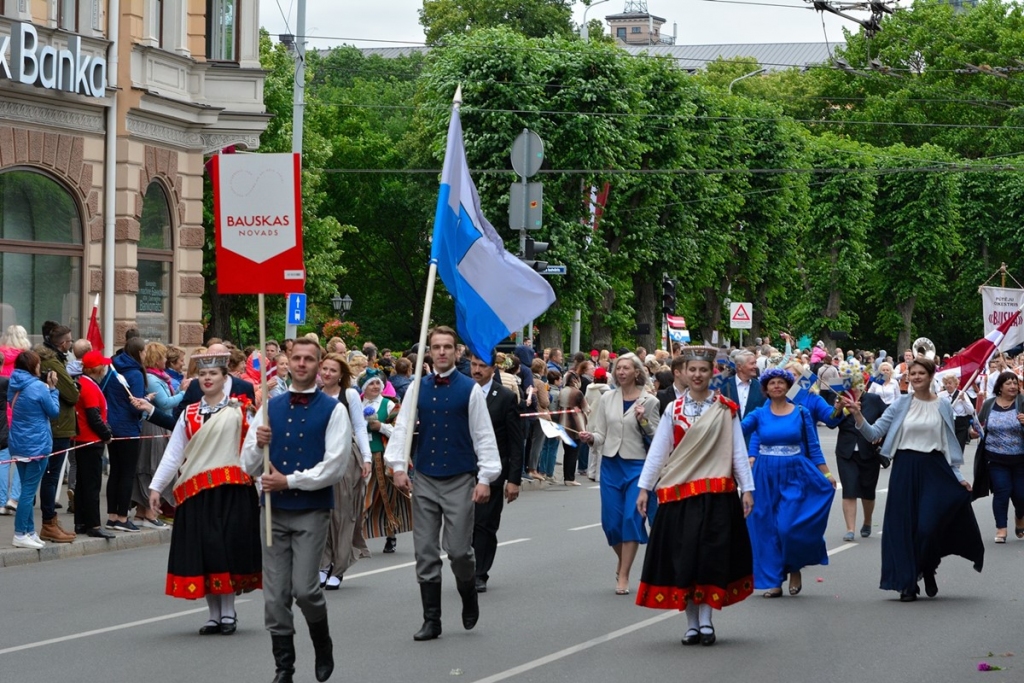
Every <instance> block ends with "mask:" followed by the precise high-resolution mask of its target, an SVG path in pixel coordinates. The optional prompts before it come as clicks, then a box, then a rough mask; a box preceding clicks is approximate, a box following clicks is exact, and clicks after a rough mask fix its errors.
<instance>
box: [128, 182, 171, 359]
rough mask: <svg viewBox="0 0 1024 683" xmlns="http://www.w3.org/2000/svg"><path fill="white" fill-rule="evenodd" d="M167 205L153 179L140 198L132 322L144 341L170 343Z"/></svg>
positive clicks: (164, 194) (164, 193)
mask: <svg viewBox="0 0 1024 683" xmlns="http://www.w3.org/2000/svg"><path fill="white" fill-rule="evenodd" d="M172 234H173V233H172V225H171V210H170V202H169V201H168V198H167V192H166V190H164V186H163V185H162V184H161V183H160V181H158V180H154V181H153V182H151V183H150V184H149V187H147V188H146V194H145V196H144V197H143V199H142V221H141V225H140V226H139V248H138V255H139V261H138V263H139V265H138V270H139V292H138V294H136V295H135V322H136V324H137V325H138V327H139V333H140V334H141V335H142V338H143V339H151V340H154V341H161V342H164V343H165V344H166V343H170V341H171V272H172V271H173V265H174V251H173V249H174V245H173V243H172V240H171V235H172Z"/></svg>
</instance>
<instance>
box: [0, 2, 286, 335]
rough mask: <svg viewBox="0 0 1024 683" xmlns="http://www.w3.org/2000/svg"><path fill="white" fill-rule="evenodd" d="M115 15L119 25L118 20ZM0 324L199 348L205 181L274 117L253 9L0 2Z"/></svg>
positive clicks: (253, 143) (255, 141)
mask: <svg viewBox="0 0 1024 683" xmlns="http://www.w3.org/2000/svg"><path fill="white" fill-rule="evenodd" d="M114 17H116V21H112V19H113V18H114ZM0 62H2V63H0V118H2V121H0V328H2V329H4V330H6V328H7V326H8V325H11V324H18V325H21V326H23V327H24V328H25V329H26V330H27V331H28V332H29V334H30V335H32V336H33V339H35V340H38V339H39V334H40V328H41V326H42V323H43V321H45V320H56V321H59V322H62V323H65V324H68V325H69V326H70V327H71V329H72V332H73V334H74V335H76V336H79V335H83V334H84V333H85V327H86V325H87V323H88V316H89V313H90V311H91V309H92V306H93V303H94V300H95V299H96V298H97V296H98V297H99V299H100V302H101V303H100V319H101V321H102V323H103V324H102V330H103V333H104V341H105V342H106V346H107V349H108V351H109V350H110V349H112V348H115V347H118V346H120V345H121V343H122V342H123V339H124V332H125V331H126V330H127V329H128V328H130V327H138V328H139V329H140V331H141V332H142V335H143V337H145V338H147V339H153V340H160V341H164V342H169V343H178V344H185V345H195V344H198V343H200V342H201V341H202V334H203V324H202V301H201V297H202V294H203V291H204V281H203V277H202V264H203V246H204V241H205V238H204V234H205V233H204V230H203V207H202V200H203V173H204V163H205V160H206V158H207V157H208V155H210V154H212V153H215V152H217V151H219V150H220V149H223V148H224V147H227V146H235V147H238V148H242V149H255V148H256V147H257V146H258V145H259V135H260V133H261V132H262V131H263V130H264V129H265V127H266V123H267V121H268V116H267V114H266V113H265V109H264V107H263V79H264V74H263V72H262V71H261V70H260V68H259V24H258V0H120V1H118V0H0Z"/></svg>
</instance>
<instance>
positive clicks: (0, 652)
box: [0, 599, 251, 655]
mask: <svg viewBox="0 0 1024 683" xmlns="http://www.w3.org/2000/svg"><path fill="white" fill-rule="evenodd" d="M243 602H251V600H248V599H247V600H236V601H235V604H236V605H239V604H241V603H243ZM206 611H207V608H206V607H199V608H196V609H190V610H185V611H184V612H175V613H174V614H165V615H164V616H162V617H152V618H150V619H142V620H140V621H132V622H129V623H127V624H118V625H116V626H107V627H105V628H97V629H93V630H92V631H83V632H81V633H72V634H71V635H69V636H61V637H60V638H50V639H49V640H41V641H39V642H36V643H28V644H27V645H17V646H15V647H8V648H4V649H3V650H0V655H6V654H10V653H12V652H21V651H22V650H31V649H33V648H36V647H43V646H45V645H53V644H55V643H66V642H67V641H69V640H78V639H79V638H88V637H89V636H98V635H102V634H104V633H110V632H111V631H123V630H124V629H127V628H135V627H136V626H145V625H146V624H155V623H157V622H160V621H167V620H168V619H177V618H178V617H187V616H188V615H190V614H199V613H200V612H206Z"/></svg>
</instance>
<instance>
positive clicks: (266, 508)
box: [257, 293, 274, 548]
mask: <svg viewBox="0 0 1024 683" xmlns="http://www.w3.org/2000/svg"><path fill="white" fill-rule="evenodd" d="M257 298H258V300H259V309H260V349H259V354H260V356H259V357H260V412H261V413H262V417H263V424H264V425H268V424H269V422H268V420H269V417H268V416H267V359H266V348H267V312H266V301H265V299H264V295H263V294H262V293H260V294H258V295H257ZM269 472H270V445H269V444H268V445H266V446H264V447H263V473H264V474H268V473H269ZM263 512H264V513H265V520H266V525H267V529H266V532H267V547H268V548H269V547H271V546H272V545H273V544H274V534H273V531H272V527H271V523H270V494H269V493H264V494H263Z"/></svg>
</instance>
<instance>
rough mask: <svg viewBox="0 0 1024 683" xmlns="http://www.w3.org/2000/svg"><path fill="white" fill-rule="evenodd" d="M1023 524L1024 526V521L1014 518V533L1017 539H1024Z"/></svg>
mask: <svg viewBox="0 0 1024 683" xmlns="http://www.w3.org/2000/svg"><path fill="white" fill-rule="evenodd" d="M1021 524H1024V519H1021V518H1019V517H1014V518H1013V533H1014V534H1016V536H1017V538H1024V526H1021Z"/></svg>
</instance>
